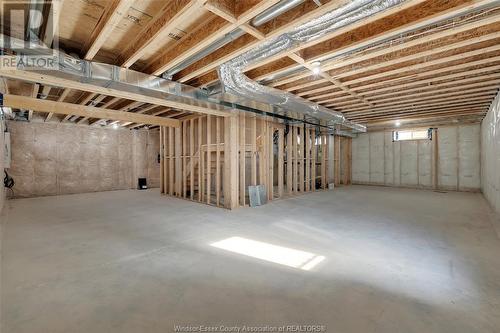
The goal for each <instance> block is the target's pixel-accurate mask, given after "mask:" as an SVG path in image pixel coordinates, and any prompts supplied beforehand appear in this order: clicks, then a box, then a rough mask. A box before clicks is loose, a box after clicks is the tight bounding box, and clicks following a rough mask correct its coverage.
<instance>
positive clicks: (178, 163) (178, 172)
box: [174, 127, 182, 197]
mask: <svg viewBox="0 0 500 333" xmlns="http://www.w3.org/2000/svg"><path fill="white" fill-rule="evenodd" d="M174 134H175V171H174V172H175V195H176V196H177V197H180V196H181V195H182V128H181V127H177V128H175V129H174Z"/></svg>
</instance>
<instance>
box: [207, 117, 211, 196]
mask: <svg viewBox="0 0 500 333" xmlns="http://www.w3.org/2000/svg"><path fill="white" fill-rule="evenodd" d="M211 143H212V118H211V117H210V115H208V116H207V198H206V199H207V204H209V205H210V203H211V201H210V198H211V196H210V195H211V193H212V184H211V182H212V148H211Z"/></svg>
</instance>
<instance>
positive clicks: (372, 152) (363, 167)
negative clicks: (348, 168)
mask: <svg viewBox="0 0 500 333" xmlns="http://www.w3.org/2000/svg"><path fill="white" fill-rule="evenodd" d="M479 142H480V135H479V125H464V126H452V127H442V128H439V129H438V151H439V160H438V164H437V167H438V188H440V189H444V190H460V191H476V190H478V189H479V187H480V182H479V180H480V145H479ZM352 147H353V148H352V170H353V173H352V178H353V183H358V184H374V185H387V186H404V187H418V188H433V187H434V181H433V176H434V175H433V173H434V165H433V163H434V149H435V148H434V141H430V140H419V141H396V142H393V141H392V132H371V133H365V134H360V135H359V136H358V137H357V138H354V139H353V141H352Z"/></svg>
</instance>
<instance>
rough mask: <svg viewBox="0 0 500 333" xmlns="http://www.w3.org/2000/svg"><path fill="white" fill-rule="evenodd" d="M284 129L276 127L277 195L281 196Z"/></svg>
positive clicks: (283, 166)
mask: <svg viewBox="0 0 500 333" xmlns="http://www.w3.org/2000/svg"><path fill="white" fill-rule="evenodd" d="M284 146H285V138H284V129H283V127H279V128H278V197H279V198H283V180H284V178H283V174H284V168H285V165H284V164H285V163H284Z"/></svg>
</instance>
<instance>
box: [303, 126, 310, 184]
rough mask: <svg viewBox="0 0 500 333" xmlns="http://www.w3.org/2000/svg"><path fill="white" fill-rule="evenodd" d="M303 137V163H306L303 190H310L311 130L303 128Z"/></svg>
mask: <svg viewBox="0 0 500 333" xmlns="http://www.w3.org/2000/svg"><path fill="white" fill-rule="evenodd" d="M304 137H305V145H306V154H305V160H304V161H305V164H306V178H305V181H306V186H305V191H306V192H309V191H310V190H311V130H310V129H306V128H304Z"/></svg>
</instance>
